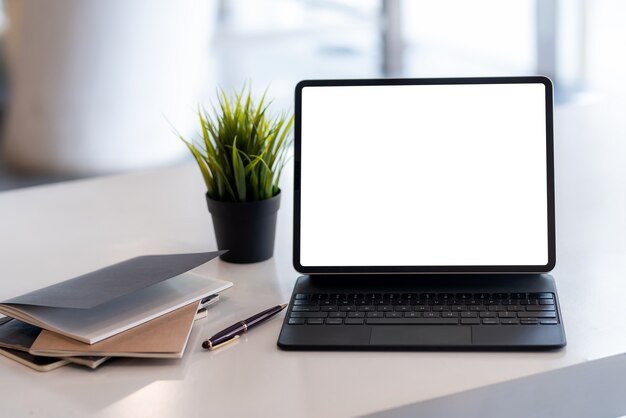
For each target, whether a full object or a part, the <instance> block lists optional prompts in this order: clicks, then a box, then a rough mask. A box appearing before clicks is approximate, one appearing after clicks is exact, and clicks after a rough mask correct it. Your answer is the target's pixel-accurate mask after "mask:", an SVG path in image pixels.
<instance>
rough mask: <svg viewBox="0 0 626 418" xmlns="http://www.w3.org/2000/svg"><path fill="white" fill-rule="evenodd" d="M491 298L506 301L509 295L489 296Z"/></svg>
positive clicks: (497, 294) (495, 294)
mask: <svg viewBox="0 0 626 418" xmlns="http://www.w3.org/2000/svg"><path fill="white" fill-rule="evenodd" d="M491 297H492V298H493V299H508V298H509V294H508V293H494V294H493V295H491Z"/></svg>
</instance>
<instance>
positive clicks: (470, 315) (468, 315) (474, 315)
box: [461, 312, 478, 318]
mask: <svg viewBox="0 0 626 418" xmlns="http://www.w3.org/2000/svg"><path fill="white" fill-rule="evenodd" d="M461 318H478V312H461Z"/></svg>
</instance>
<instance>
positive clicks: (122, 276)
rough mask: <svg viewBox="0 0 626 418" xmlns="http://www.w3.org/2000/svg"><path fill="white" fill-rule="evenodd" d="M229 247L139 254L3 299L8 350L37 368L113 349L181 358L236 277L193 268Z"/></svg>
mask: <svg viewBox="0 0 626 418" xmlns="http://www.w3.org/2000/svg"><path fill="white" fill-rule="evenodd" d="M221 253H222V252H207V253H195V254H171V255H151V256H142V257H137V258H133V259H130V260H127V261H124V262H121V263H118V264H115V265H112V266H109V267H106V268H103V269H100V270H96V271H94V272H91V273H88V274H86V275H83V276H79V277H76V278H73V279H70V280H66V281H64V282H61V283H58V284H55V285H52V286H48V287H46V288H43V289H39V290H36V291H34V292H30V293H27V294H24V295H21V296H18V297H15V298H12V299H9V300H6V301H4V302H2V303H0V313H2V314H4V315H7V316H8V317H9V318H3V319H0V354H2V355H4V356H6V357H9V358H11V359H13V360H16V361H18V362H20V363H22V364H25V365H27V366H29V367H31V368H33V369H35V370H39V371H49V370H53V369H55V368H58V367H61V366H64V365H66V364H72V363H73V364H79V365H83V366H87V367H91V368H93V369H95V368H96V367H98V366H99V365H101V364H102V363H104V362H105V361H106V360H107V359H108V358H110V357H144V358H180V357H182V356H183V353H184V351H185V347H186V346H187V341H188V339H189V335H190V334H191V329H192V326H193V323H194V320H195V319H196V318H198V316H199V315H202V312H203V310H204V314H205V315H206V311H205V309H206V305H207V304H209V303H211V302H214V301H216V300H217V294H218V293H219V292H221V291H222V290H225V289H227V288H229V287H230V286H232V283H230V282H226V281H222V280H217V279H207V278H204V277H201V276H198V275H195V274H193V273H191V272H189V270H191V269H193V268H195V267H198V266H199V265H201V264H204V263H206V262H208V261H209V260H211V259H213V258H215V257H217V256H218V255H220V254H221Z"/></svg>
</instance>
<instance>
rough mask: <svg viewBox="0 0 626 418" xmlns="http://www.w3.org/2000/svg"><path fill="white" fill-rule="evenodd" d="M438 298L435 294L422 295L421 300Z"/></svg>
mask: <svg viewBox="0 0 626 418" xmlns="http://www.w3.org/2000/svg"><path fill="white" fill-rule="evenodd" d="M435 297H437V295H436V294H435V293H420V299H434V298H435Z"/></svg>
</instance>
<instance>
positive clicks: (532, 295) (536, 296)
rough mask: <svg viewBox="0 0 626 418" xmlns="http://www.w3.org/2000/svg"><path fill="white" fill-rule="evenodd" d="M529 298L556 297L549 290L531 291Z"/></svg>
mask: <svg viewBox="0 0 626 418" xmlns="http://www.w3.org/2000/svg"><path fill="white" fill-rule="evenodd" d="M528 299H554V294H553V293H548V292H542V293H529V294H528Z"/></svg>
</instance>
